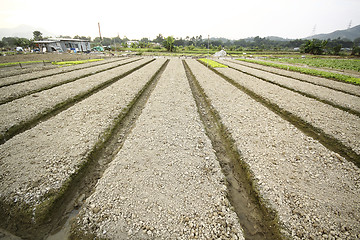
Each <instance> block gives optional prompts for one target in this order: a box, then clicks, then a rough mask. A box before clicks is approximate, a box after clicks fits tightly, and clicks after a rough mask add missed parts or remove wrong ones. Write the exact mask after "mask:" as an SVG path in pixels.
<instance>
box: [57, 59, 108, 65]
mask: <svg viewBox="0 0 360 240" xmlns="http://www.w3.org/2000/svg"><path fill="white" fill-rule="evenodd" d="M101 60H104V59H97V58H96V59H87V60H78V61H62V62H52V63H51V64H53V65H60V66H70V65H75V64H82V63H88V62H96V61H101Z"/></svg>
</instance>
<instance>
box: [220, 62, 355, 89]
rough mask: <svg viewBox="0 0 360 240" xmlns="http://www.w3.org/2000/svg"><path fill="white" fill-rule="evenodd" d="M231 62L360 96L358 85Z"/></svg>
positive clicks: (247, 63)
mask: <svg viewBox="0 0 360 240" xmlns="http://www.w3.org/2000/svg"><path fill="white" fill-rule="evenodd" d="M229 62H230V63H235V64H236V65H244V66H248V67H252V68H256V69H260V70H263V71H267V72H271V73H275V74H280V75H282V76H288V77H291V78H295V79H299V80H302V81H306V82H310V83H313V84H317V85H321V86H324V87H331V88H334V89H338V90H341V91H344V92H348V93H351V94H356V95H357V96H360V86H358V85H353V84H348V83H344V82H340V81H335V80H331V79H327V78H321V77H316V76H311V75H307V74H303V73H298V72H293V71H286V70H283V69H278V68H273V67H268V66H263V65H259V64H255V63H249V62H244V61H238V60H234V59H226V61H225V62H224V64H229ZM236 65H231V66H233V67H235V66H236Z"/></svg>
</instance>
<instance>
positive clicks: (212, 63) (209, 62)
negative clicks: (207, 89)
mask: <svg viewBox="0 0 360 240" xmlns="http://www.w3.org/2000/svg"><path fill="white" fill-rule="evenodd" d="M199 60H200V61H202V62H203V63H205V64H208V65H210V67H212V68H227V67H228V66H226V65H224V64H221V63H218V62H216V61H213V60H210V59H207V58H200V59H199Z"/></svg>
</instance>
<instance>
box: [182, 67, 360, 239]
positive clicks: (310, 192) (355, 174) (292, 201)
mask: <svg viewBox="0 0 360 240" xmlns="http://www.w3.org/2000/svg"><path fill="white" fill-rule="evenodd" d="M186 62H187V63H188V65H189V66H190V68H191V70H192V71H193V73H194V75H195V77H196V78H197V80H198V81H199V83H200V85H201V86H202V88H203V89H204V91H205V93H206V94H207V96H208V97H209V98H210V100H211V104H212V105H213V107H214V108H215V109H216V110H217V111H218V113H219V116H220V118H221V121H222V123H223V124H224V125H225V126H226V127H227V128H228V130H229V131H230V132H231V136H232V138H233V139H234V141H235V145H236V146H237V148H238V150H239V151H240V152H241V155H242V156H243V161H244V162H245V163H246V164H247V165H248V166H249V170H250V172H251V173H252V175H253V178H254V182H255V186H254V187H255V189H256V190H257V191H258V192H259V195H260V196H261V197H262V198H263V201H264V203H266V204H267V205H268V206H269V207H271V208H272V209H274V210H275V211H276V212H277V214H278V217H279V223H280V226H281V230H282V233H283V234H284V235H285V236H287V237H289V238H292V239H359V238H360V235H359V233H360V211H359V209H360V197H359V196H360V170H359V168H358V167H356V166H355V165H354V164H353V163H351V162H348V161H346V160H345V159H344V158H342V157H341V156H339V155H338V154H336V153H334V152H332V151H330V150H328V149H327V148H325V147H324V146H323V145H321V144H320V143H319V142H317V141H315V140H314V139H312V138H310V137H307V136H306V135H304V134H303V133H302V132H300V131H299V130H298V129H297V128H296V127H294V126H293V125H291V124H290V123H289V122H287V121H285V120H283V119H282V118H281V117H280V116H278V115H276V114H274V113H273V112H272V111H270V110H269V109H267V108H266V107H264V106H263V105H261V104H260V103H258V102H256V101H255V100H254V99H252V98H250V97H249V96H247V95H246V94H244V93H243V92H242V91H240V90H239V89H237V88H236V87H234V86H233V85H231V84H230V83H228V82H226V81H225V80H223V79H222V78H221V77H219V76H218V75H216V74H215V73H213V72H212V71H210V70H207V69H206V67H204V66H203V65H202V64H200V63H198V62H196V61H195V60H186Z"/></svg>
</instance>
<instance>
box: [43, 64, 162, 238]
mask: <svg viewBox="0 0 360 240" xmlns="http://www.w3.org/2000/svg"><path fill="white" fill-rule="evenodd" d="M168 62H169V60H167V61H166V62H165V63H164V64H163V65H162V66H161V68H160V69H159V70H158V71H157V72H156V73H155V74H154V75H153V77H152V78H151V80H150V81H149V82H148V83H147V84H146V86H145V87H144V88H143V89H142V90H141V92H140V93H139V94H138V96H137V97H136V98H135V99H134V101H133V103H132V104H131V106H130V107H129V109H128V111H127V112H126V113H125V114H124V115H123V116H120V117H119V120H118V123H117V124H116V126H115V127H114V128H113V129H112V130H111V133H110V134H109V135H110V136H109V138H108V139H107V140H106V141H105V142H104V144H103V147H102V148H100V150H98V151H97V152H95V153H94V154H93V156H92V158H93V159H92V162H93V164H91V165H90V166H89V167H88V169H87V170H86V171H85V173H84V174H82V175H83V176H82V178H81V179H80V181H79V182H78V183H77V184H73V186H72V187H71V188H72V189H71V190H70V191H71V192H72V194H69V195H71V196H70V197H68V199H67V200H66V202H67V206H66V210H65V214H64V215H63V216H61V217H60V220H59V221H58V222H57V224H54V226H53V228H52V230H51V234H49V235H48V236H46V237H45V239H47V240H62V239H68V237H69V235H70V230H71V222H72V219H74V218H75V217H76V215H77V213H78V212H79V209H80V207H81V205H82V203H83V201H85V199H86V198H87V197H89V196H90V195H91V193H92V191H93V189H94V188H95V185H96V183H97V181H98V179H100V178H101V176H102V174H103V172H104V171H105V170H106V168H107V166H108V165H109V163H110V162H111V161H112V160H113V159H114V157H115V156H116V154H117V153H118V151H119V150H120V149H121V147H122V145H123V144H124V142H125V140H126V138H127V136H128V135H129V133H130V132H131V130H132V128H133V125H134V123H135V122H136V119H137V118H138V117H139V116H140V114H141V112H142V109H143V108H144V107H145V104H146V102H147V101H148V99H149V97H150V95H151V93H152V92H153V90H154V89H155V87H156V85H157V82H158V80H159V79H160V77H161V74H162V73H163V72H164V70H165V68H166V66H167V64H168Z"/></svg>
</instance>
